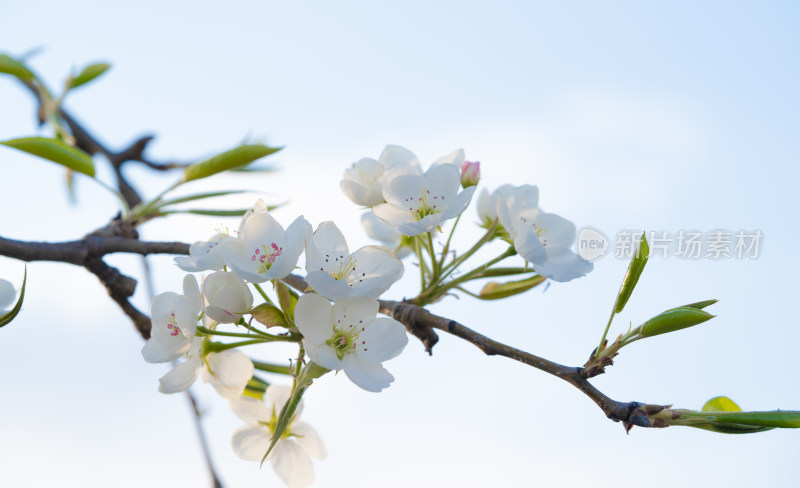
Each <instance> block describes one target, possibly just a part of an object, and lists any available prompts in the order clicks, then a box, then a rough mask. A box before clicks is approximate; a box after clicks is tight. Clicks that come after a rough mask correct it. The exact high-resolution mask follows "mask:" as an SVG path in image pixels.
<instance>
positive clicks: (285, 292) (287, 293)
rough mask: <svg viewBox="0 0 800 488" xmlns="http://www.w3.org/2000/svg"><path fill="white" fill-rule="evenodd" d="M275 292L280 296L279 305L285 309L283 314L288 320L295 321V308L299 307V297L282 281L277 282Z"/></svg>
mask: <svg viewBox="0 0 800 488" xmlns="http://www.w3.org/2000/svg"><path fill="white" fill-rule="evenodd" d="M274 283H275V292H276V293H277V294H278V303H280V305H281V309H283V314H284V316H285V317H286V319H287V320H292V321H293V320H294V307H295V305H297V299H298V295H297V293H295V292H294V290H292V289H291V288H289V287H288V286H286V284H285V283H284V282H282V281H280V280H275V281H274Z"/></svg>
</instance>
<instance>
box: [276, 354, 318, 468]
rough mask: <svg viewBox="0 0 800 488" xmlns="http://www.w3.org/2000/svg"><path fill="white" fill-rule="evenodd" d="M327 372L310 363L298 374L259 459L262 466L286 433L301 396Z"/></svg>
mask: <svg viewBox="0 0 800 488" xmlns="http://www.w3.org/2000/svg"><path fill="white" fill-rule="evenodd" d="M328 371H329V370H328V369H325V368H323V367H322V366H319V365H317V364H315V363H313V362H310V363H308V364H307V365H306V366H305V367H304V368H303V370H302V371H301V372H300V374H299V375H298V377H297V384H296V386H295V388H294V391H293V392H292V394H291V396H290V397H289V399H288V400H286V403H285V404H284V405H283V408H282V409H281V412H280V414H278V420H277V421H276V422H275V430H274V431H273V433H272V439H271V440H270V443H269V447H268V448H267V452H265V453H264V457H263V458H261V463H262V464H263V463H264V461H265V460H266V459H267V456H269V453H270V451H272V448H273V447H275V444H277V443H278V441H279V440H280V438H281V436H282V435H283V433H284V432H285V431H286V427H288V426H289V422H290V421H291V420H292V417H293V416H294V414H295V412H296V411H297V406H298V405H299V404H300V400H301V399H302V398H303V394H304V393H305V392H306V390H307V389H308V387H309V386H311V384H312V383H313V382H314V380H315V379H317V378H319V377H320V376H322V375H323V374H325V373H327V372H328Z"/></svg>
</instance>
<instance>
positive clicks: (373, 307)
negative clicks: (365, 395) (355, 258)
mask: <svg viewBox="0 0 800 488" xmlns="http://www.w3.org/2000/svg"><path fill="white" fill-rule="evenodd" d="M377 313H378V302H377V301H376V300H373V299H371V298H367V297H354V298H343V299H341V300H339V301H337V302H336V303H334V304H333V305H331V304H330V302H328V300H326V299H325V298H324V297H322V296H320V295H316V294H308V295H303V296H301V297H300V299H299V300H298V301H297V307H296V308H295V311H294V314H295V324H296V325H297V329H298V330H299V331H300V333H301V334H303V346H304V347H305V349H306V353H308V355H309V357H310V358H311V360H312V361H314V362H315V363H317V364H318V365H320V366H322V367H323V368H327V369H332V370H340V369H343V370H344V372H345V374H346V375H347V377H348V378H350V380H351V381H352V382H353V383H355V384H356V385H357V386H359V387H361V388H363V389H365V390H367V391H376V392H377V391H381V390H382V389H384V388H386V387H388V386H389V384H391V382H392V381H394V377H393V376H392V375H391V374H389V372H388V371H386V369H384V368H383V366H382V365H381V363H382V362H383V361H386V360H388V359H391V358H393V357H395V356H397V355H399V354H400V353H401V352H402V351H403V348H405V347H406V344H407V343H408V337H407V336H406V330H405V327H403V325H402V324H400V323H399V322H397V321H396V320H394V319H390V318H388V317H380V318H376V315H377Z"/></svg>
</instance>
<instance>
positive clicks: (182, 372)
mask: <svg viewBox="0 0 800 488" xmlns="http://www.w3.org/2000/svg"><path fill="white" fill-rule="evenodd" d="M203 340H204V339H203V338H200V337H198V338H195V339H194V341H192V346H191V348H190V349H189V352H188V353H187V354H186V358H185V361H183V362H182V363H180V364H178V365H176V366H175V367H174V368H172V370H171V371H169V372H168V373H167V374H165V375H164V376H162V377H161V378H160V379H159V380H158V382H159V387H158V391H160V392H161V393H177V392H180V391H186V389H187V388H189V387H190V386H192V384H194V382H195V381H196V380H197V377H198V376H199V375H200V371H201V370H202V372H203V381H204V382H206V383H211V386H213V387H214V389H215V390H217V393H219V394H220V396H222V397H223V398H228V399H230V398H237V397H239V396H241V395H242V393H243V392H244V388H245V386H247V382H248V381H250V379H251V378H252V377H253V371H254V368H253V362H252V361H250V358H248V357H247V355H246V354H244V353H243V352H242V351H239V350H238V349H227V350H225V351H221V352H210V353H208V354H207V355H206V356H205V357H203Z"/></svg>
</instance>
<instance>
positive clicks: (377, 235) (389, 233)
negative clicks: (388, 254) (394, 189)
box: [361, 212, 402, 248]
mask: <svg viewBox="0 0 800 488" xmlns="http://www.w3.org/2000/svg"><path fill="white" fill-rule="evenodd" d="M361 225H362V226H363V227H364V230H365V231H366V232H367V235H368V236H370V237H371V238H373V239H375V240H376V241H378V242H380V243H382V244H385V245H386V246H388V247H391V248H395V247H397V246H399V245H400V239H401V238H402V234H400V232H398V231H397V229H396V228H394V227H389V226H388V225H386V224H385V223H383V221H381V220H380V219H379V218H378V217H376V216H375V214H374V213H372V212H364V213H363V214H362V215H361Z"/></svg>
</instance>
